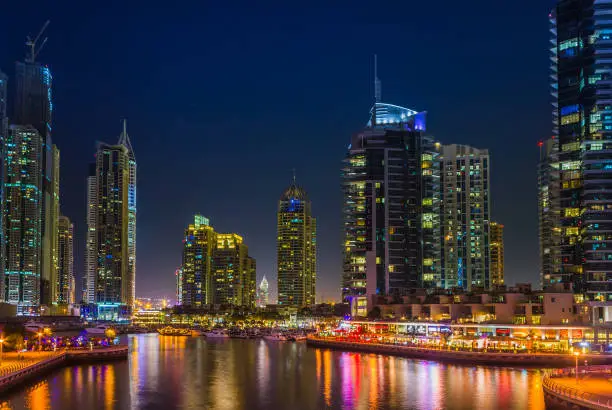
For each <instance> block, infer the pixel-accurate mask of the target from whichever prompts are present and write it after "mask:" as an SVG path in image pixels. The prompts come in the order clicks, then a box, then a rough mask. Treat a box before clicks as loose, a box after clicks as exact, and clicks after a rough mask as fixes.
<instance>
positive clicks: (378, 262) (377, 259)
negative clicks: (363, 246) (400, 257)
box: [376, 256, 380, 265]
mask: <svg viewBox="0 0 612 410" xmlns="http://www.w3.org/2000/svg"><path fill="white" fill-rule="evenodd" d="M376 264H377V265H380V256H377V257H376Z"/></svg>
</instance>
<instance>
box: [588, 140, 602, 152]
mask: <svg viewBox="0 0 612 410" xmlns="http://www.w3.org/2000/svg"><path fill="white" fill-rule="evenodd" d="M601 149H603V144H602V143H601V142H598V143H594V144H591V145H590V146H589V150H590V151H599V150H601Z"/></svg>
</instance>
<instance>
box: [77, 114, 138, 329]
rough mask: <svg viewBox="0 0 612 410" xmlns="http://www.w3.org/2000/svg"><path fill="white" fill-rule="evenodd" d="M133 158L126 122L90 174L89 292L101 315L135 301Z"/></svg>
mask: <svg viewBox="0 0 612 410" xmlns="http://www.w3.org/2000/svg"><path fill="white" fill-rule="evenodd" d="M132 161H133V152H132V150H131V144H130V142H129V138H128V136H127V133H126V130H125V122H124V128H123V133H122V134H121V137H120V139H119V144H117V145H108V144H99V146H98V149H97V152H96V161H95V165H94V166H93V167H92V168H90V175H89V177H88V180H87V182H88V194H87V197H88V204H87V206H88V214H87V222H88V227H87V229H88V234H87V243H86V252H87V255H86V265H87V266H86V269H87V272H86V276H87V278H88V279H89V280H88V292H87V293H88V299H89V300H90V301H93V303H95V304H96V305H97V316H98V318H104V319H116V318H119V317H124V316H126V315H128V314H129V312H130V311H131V309H132V308H133V306H134V292H135V289H134V287H135V279H136V278H135V271H134V270H133V269H132V267H133V266H134V265H133V264H131V258H133V257H134V256H135V248H134V247H133V245H134V244H135V237H134V236H131V234H133V233H135V231H133V232H131V231H130V228H131V227H132V225H131V223H133V222H135V220H132V217H133V216H135V210H130V206H131V205H132V204H134V205H135V198H134V200H133V202H132V200H131V199H130V195H131V193H132V192H133V193H134V195H135V186H134V187H132V186H131V185H132V184H133V183H134V182H135V181H134V180H133V179H132V172H134V174H135V167H136V163H135V161H134V162H133V163H132ZM134 227H135V226H134ZM131 240H132V241H131Z"/></svg>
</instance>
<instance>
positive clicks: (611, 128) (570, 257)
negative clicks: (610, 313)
mask: <svg viewBox="0 0 612 410" xmlns="http://www.w3.org/2000/svg"><path fill="white" fill-rule="evenodd" d="M611 12H612V3H607V2H604V1H599V0H559V1H558V2H557V5H556V7H555V9H554V10H553V12H552V13H551V14H550V24H551V27H550V31H551V33H552V38H551V43H552V46H551V48H550V51H551V53H552V54H551V60H552V61H553V65H552V70H551V78H552V80H553V81H552V89H551V90H552V96H553V107H554V110H553V136H554V137H555V138H557V139H558V144H559V148H558V154H557V160H558V173H559V187H560V188H559V199H558V205H559V207H558V209H559V224H558V228H559V229H560V239H559V258H560V259H561V266H560V270H559V273H558V274H557V273H556V272H553V274H554V275H555V276H557V275H558V277H560V278H561V279H565V278H571V281H572V282H573V284H574V289H575V291H576V292H578V293H579V294H581V295H583V296H584V298H586V299H588V300H595V301H612V265H611V264H610V263H608V260H609V259H610V255H611V254H610V249H612V234H610V233H609V232H611V231H612V212H611V209H612V195H610V194H609V192H611V191H612V178H610V176H611V175H612V166H610V163H611V162H612V103H611V102H610V100H611V97H612V88H610V87H609V81H610V79H611V78H612V76H611V74H612V66H611V65H610V64H609V61H610V58H612V47H610V42H611V40H612V28H611V26H610V19H609V13H611ZM608 245H610V246H608Z"/></svg>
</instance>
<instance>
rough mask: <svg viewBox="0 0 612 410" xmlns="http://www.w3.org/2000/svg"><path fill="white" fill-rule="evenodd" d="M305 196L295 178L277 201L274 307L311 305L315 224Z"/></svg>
mask: <svg viewBox="0 0 612 410" xmlns="http://www.w3.org/2000/svg"><path fill="white" fill-rule="evenodd" d="M311 207H312V204H311V202H310V199H309V198H308V194H307V193H306V191H305V190H304V189H303V188H302V187H299V186H297V185H296V183H295V177H294V178H293V182H292V183H291V185H290V186H289V187H288V188H287V189H285V191H284V192H283V194H282V195H281V197H280V199H279V201H278V212H277V214H276V215H277V237H276V252H277V266H278V304H279V305H283V306H308V305H313V304H314V303H315V297H316V287H315V285H316V280H317V224H316V218H315V217H313V216H312V209H311Z"/></svg>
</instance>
